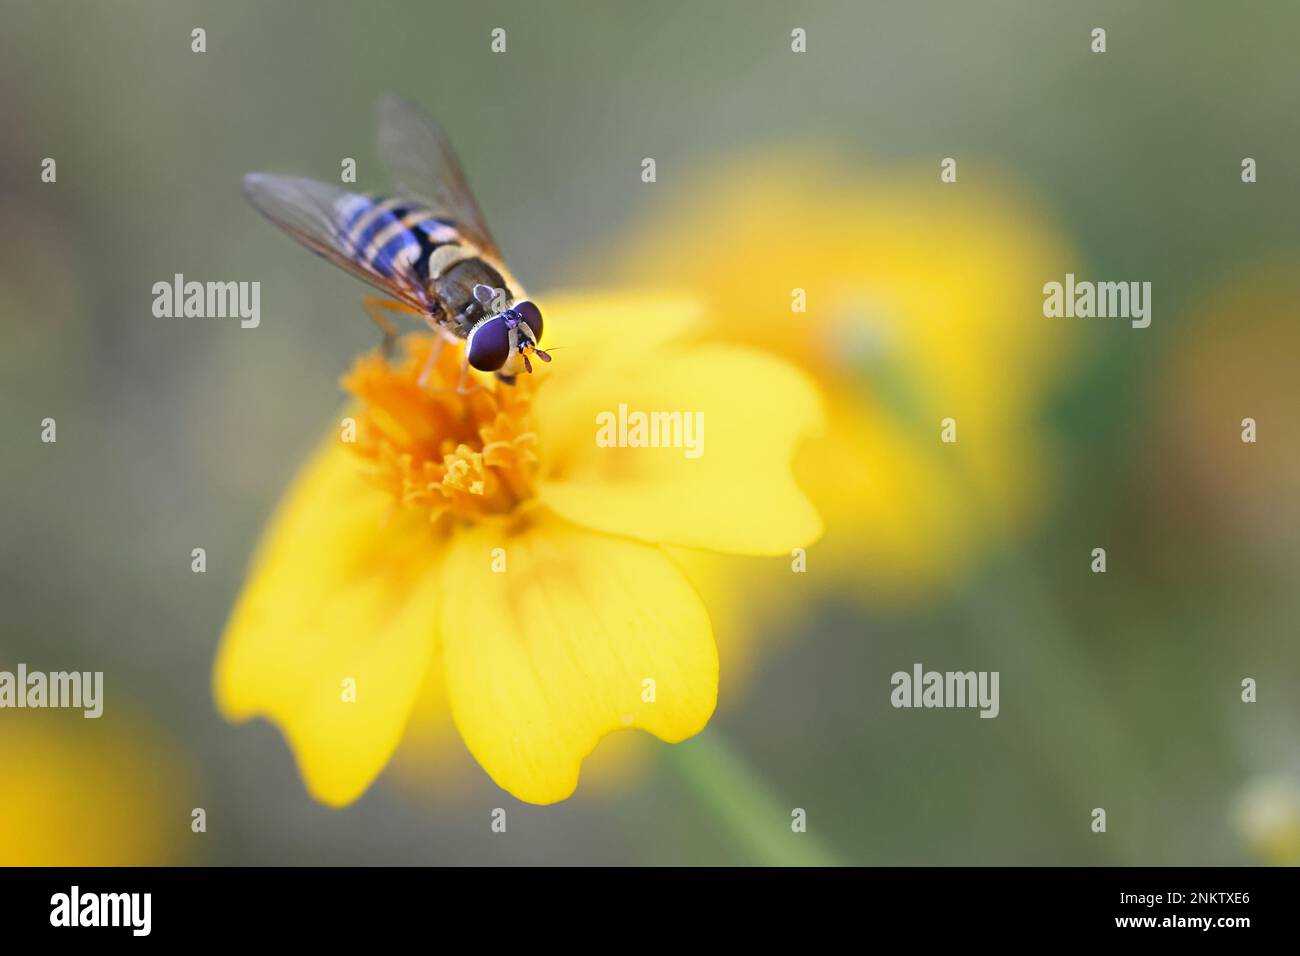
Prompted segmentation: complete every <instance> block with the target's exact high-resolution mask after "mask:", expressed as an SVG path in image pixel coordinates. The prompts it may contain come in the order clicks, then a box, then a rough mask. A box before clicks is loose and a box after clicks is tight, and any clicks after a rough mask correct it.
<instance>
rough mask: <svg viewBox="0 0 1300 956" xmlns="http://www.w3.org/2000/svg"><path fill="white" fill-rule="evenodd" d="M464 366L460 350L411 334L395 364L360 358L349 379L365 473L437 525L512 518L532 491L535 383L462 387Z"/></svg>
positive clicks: (521, 379)
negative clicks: (446, 521)
mask: <svg viewBox="0 0 1300 956" xmlns="http://www.w3.org/2000/svg"><path fill="white" fill-rule="evenodd" d="M463 369H464V347H463V346H460V347H457V346H455V345H451V344H447V345H442V344H440V343H439V341H438V338H437V337H436V336H433V335H428V334H424V333H413V334H411V335H407V336H405V337H404V338H403V339H402V340H401V343H400V352H399V354H398V355H397V356H396V357H395V358H394V359H393V361H392V362H391V363H390V362H385V361H384V359H383V358H382V357H381V356H379V355H378V354H374V353H372V354H368V355H363V356H361V357H360V358H358V359H357V360H356V362H355V363H354V364H353V366H352V370H351V371H350V372H349V373H348V374H347V375H346V376H345V377H344V379H343V387H344V388H345V389H347V391H349V392H351V393H352V394H353V395H354V396H355V397H356V399H357V401H358V402H359V404H360V408H359V410H358V412H357V413H356V415H355V417H356V421H357V434H356V441H355V442H354V443H353V445H352V447H353V449H354V450H355V452H356V453H357V455H358V456H359V457H360V458H361V459H362V461H363V462H364V465H365V474H366V475H367V476H368V477H369V478H370V479H371V480H372V481H374V482H375V483H377V484H378V485H380V486H381V487H383V488H385V489H387V490H388V491H389V492H390V493H391V494H392V495H393V498H394V500H395V501H397V502H398V503H399V504H401V505H402V506H403V507H408V508H416V509H424V510H427V511H428V512H429V518H430V520H431V521H433V522H437V521H439V520H440V519H442V518H443V517H444V516H450V517H452V518H461V519H467V520H477V519H482V518H485V517H488V516H493V515H504V514H509V513H511V512H513V511H515V510H516V509H517V508H518V507H519V506H520V505H521V504H522V503H524V502H525V501H527V500H528V499H530V498H532V497H533V494H534V488H535V479H536V470H537V462H538V456H537V433H536V431H535V430H534V428H533V422H532V415H531V409H532V398H533V392H534V389H535V380H534V379H533V378H532V377H530V376H520V377H519V378H518V379H517V380H516V383H515V384H514V385H506V384H504V383H503V382H500V381H497V380H493V381H491V382H490V383H489V384H485V385H482V386H481V387H478V388H475V389H473V390H470V391H468V392H466V391H465V390H463V389H461V388H460V387H459V386H460V382H461V375H462V373H463Z"/></svg>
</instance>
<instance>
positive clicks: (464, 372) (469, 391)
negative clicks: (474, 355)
mask: <svg viewBox="0 0 1300 956" xmlns="http://www.w3.org/2000/svg"><path fill="white" fill-rule="evenodd" d="M466 382H474V379H473V377H471V375H470V374H469V359H465V361H464V362H462V363H461V366H460V381H459V382H457V383H456V394H457V395H473V394H474V393H475V392H477V391H479V390H480V389H482V388H483V384H482V383H481V382H474V384H472V385H471V386H469V387H468V388H466V387H465V383H466Z"/></svg>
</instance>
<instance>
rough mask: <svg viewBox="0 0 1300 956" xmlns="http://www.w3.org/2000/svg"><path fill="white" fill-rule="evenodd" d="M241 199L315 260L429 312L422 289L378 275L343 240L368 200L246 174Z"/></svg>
mask: <svg viewBox="0 0 1300 956" xmlns="http://www.w3.org/2000/svg"><path fill="white" fill-rule="evenodd" d="M244 195H245V196H247V197H248V201H249V202H251V203H252V204H253V206H254V207H256V209H257V210H258V212H260V213H262V215H264V216H266V218H268V219H270V220H271V221H272V222H273V223H275V224H276V225H277V226H279V227H280V228H281V229H283V230H284V231H285V232H287V233H288V234H289V235H291V236H293V237H294V238H295V239H297V240H298V241H299V242H301V243H302V244H303V245H304V246H306V247H307V248H308V249H310V250H312V252H315V253H316V254H317V255H319V256H322V257H324V258H325V259H328V260H329V261H330V262H332V263H334V264H335V265H336V266H338V267H339V268H341V269H344V270H345V271H347V272H350V273H351V274H352V275H354V276H356V277H357V278H358V279H361V280H362V281H363V282H368V283H369V284H370V285H372V286H374V287H375V288H376V289H379V290H381V291H383V292H386V293H388V294H389V295H391V296H394V297H395V298H398V299H401V300H402V301H404V302H406V303H407V304H409V305H412V306H415V307H416V308H418V309H422V310H426V311H429V310H431V309H432V304H431V303H430V302H428V301H427V296H426V293H425V289H424V286H423V283H422V282H420V281H419V279H418V277H416V276H414V275H412V274H409V273H408V272H407V271H406V270H403V269H399V268H391V267H390V268H389V270H388V272H389V274H385V272H383V271H380V269H379V268H378V267H377V266H376V264H375V262H374V260H373V257H371V256H368V255H367V253H366V250H365V249H360V248H357V246H356V245H355V244H354V243H353V242H352V241H351V240H350V239H349V237H348V228H347V227H348V223H349V219H350V217H352V216H355V215H356V213H357V211H358V210H364V209H365V208H366V207H368V206H369V205H370V204H371V200H369V199H367V198H366V197H365V196H361V195H359V194H357V193H351V192H348V191H347V190H345V189H340V188H338V187H337V186H331V185H329V184H327V183H322V182H318V181H316V180H314V179H307V178H305V177H301V176H277V175H275V174H274V173H249V174H248V175H246V176H245V177H244Z"/></svg>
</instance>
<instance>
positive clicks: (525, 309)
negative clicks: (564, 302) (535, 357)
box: [513, 299, 542, 342]
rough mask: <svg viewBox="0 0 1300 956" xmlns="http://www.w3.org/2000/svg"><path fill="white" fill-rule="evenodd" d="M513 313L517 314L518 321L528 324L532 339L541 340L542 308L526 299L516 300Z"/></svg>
mask: <svg viewBox="0 0 1300 956" xmlns="http://www.w3.org/2000/svg"><path fill="white" fill-rule="evenodd" d="M513 311H514V313H515V315H517V316H519V319H520V321H522V322H523V323H524V325H526V326H528V329H529V331H531V332H532V333H533V341H534V342H540V341H541V340H542V310H541V309H539V308H538V307H537V306H535V305H533V304H532V303H531V302H529V301H528V300H527V299H524V300H523V301H522V302H516V303H515V307H514V310H513Z"/></svg>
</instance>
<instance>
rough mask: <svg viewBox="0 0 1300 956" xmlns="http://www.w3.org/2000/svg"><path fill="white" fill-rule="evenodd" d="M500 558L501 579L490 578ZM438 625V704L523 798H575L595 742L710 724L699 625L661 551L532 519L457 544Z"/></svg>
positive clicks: (692, 599)
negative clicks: (501, 555) (441, 669)
mask: <svg viewBox="0 0 1300 956" xmlns="http://www.w3.org/2000/svg"><path fill="white" fill-rule="evenodd" d="M494 548H504V549H505V556H506V569H507V570H506V571H505V572H504V573H497V572H494V571H493V570H492V551H493V549H494ZM444 576H445V579H446V589H447V594H448V596H449V597H448V600H447V601H446V602H444V604H443V608H442V613H441V620H442V625H441V634H442V648H443V658H444V665H445V668H446V674H447V695H448V699H449V700H450V702H451V710H452V715H453V717H454V718H455V721H456V726H457V727H458V728H459V730H460V733H461V736H462V737H463V738H464V740H465V743H466V745H467V746H468V747H469V749H470V751H471V752H472V753H473V754H474V756H475V758H476V759H477V760H478V762H479V763H480V764H481V765H482V766H483V769H485V770H486V771H487V772H488V774H489V775H491V777H492V779H493V780H495V781H496V782H497V784H498V785H499V786H501V787H503V788H504V789H506V790H508V791H510V792H511V793H512V794H514V795H515V796H516V797H518V798H519V799H521V800H526V801H528V802H530V803H554V802H555V801H557V800H563V799H564V798H566V797H568V796H569V795H570V794H571V793H573V790H574V788H575V787H576V786H577V784H578V771H579V767H580V765H581V763H582V760H583V758H585V757H586V756H587V755H588V754H589V753H591V751H592V749H593V748H594V747H595V746H596V744H597V742H598V741H599V740H600V738H601V737H602V736H604V735H605V734H608V733H610V732H611V731H614V730H619V729H622V728H629V727H634V728H640V729H642V730H648V731H649V732H650V733H652V734H654V735H655V736H656V737H659V738H660V739H662V740H666V741H669V742H676V741H679V740H682V739H684V738H686V737H689V736H691V735H692V734H694V733H697V732H698V731H699V730H701V729H702V728H703V727H704V725H705V724H706V723H707V722H708V719H709V716H710V715H711V714H712V713H713V708H714V704H715V702H716V700H717V689H718V657H717V651H716V650H715V648H714V646H713V635H712V633H711V630H710V627H709V618H708V614H707V613H706V612H705V610H704V606H703V605H702V604H701V603H700V600H699V598H698V597H697V596H696V594H695V592H694V591H693V590H692V589H691V586H690V584H689V583H688V582H687V581H686V579H685V578H684V577H683V576H682V574H681V572H680V571H679V570H678V569H677V567H676V565H674V564H673V563H672V562H671V561H670V560H669V559H668V558H667V557H666V556H665V555H664V554H663V553H662V552H661V551H660V550H659V549H657V548H652V547H648V546H646V545H643V544H638V543H636V542H633V541H627V540H619V539H616V538H611V537H608V536H606V535H601V534H594V533H592V532H589V531H584V530H582V529H580V528H576V527H574V526H572V525H569V524H567V523H565V522H563V521H560V520H558V519H556V518H554V517H551V516H548V515H545V514H544V513H540V512H535V513H534V516H533V518H532V520H531V521H529V522H528V523H527V524H526V525H525V526H524V527H522V528H517V529H514V530H513V531H507V530H506V529H505V528H504V526H491V525H482V526H479V527H477V528H473V529H466V530H465V531H463V532H462V533H460V534H458V535H457V536H456V539H455V542H454V544H453V546H452V550H451V551H450V552H449V554H448V556H447V560H446V563H445V564H444Z"/></svg>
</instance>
